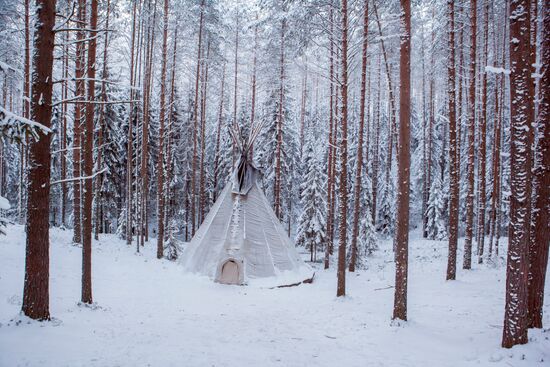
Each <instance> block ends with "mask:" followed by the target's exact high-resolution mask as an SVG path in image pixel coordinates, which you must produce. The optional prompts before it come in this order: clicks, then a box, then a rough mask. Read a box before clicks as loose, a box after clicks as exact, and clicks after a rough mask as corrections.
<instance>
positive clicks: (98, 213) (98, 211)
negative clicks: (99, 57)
mask: <svg viewBox="0 0 550 367" xmlns="http://www.w3.org/2000/svg"><path fill="white" fill-rule="evenodd" d="M106 6H107V9H106V12H107V14H106V18H105V28H106V29H109V15H110V13H111V1H110V0H107V4H106ZM108 46H109V32H105V41H104V44H103V70H102V71H101V79H102V80H101V96H100V99H101V102H103V104H102V105H101V110H100V114H99V128H98V136H97V146H98V148H97V159H96V167H97V168H96V169H97V172H100V171H101V164H102V162H101V158H102V152H103V148H102V146H103V129H104V128H105V104H104V102H106V101H107V83H106V81H107V78H108V77H109V76H108V72H107V70H108V69H107V51H108ZM102 186H103V174H99V175H98V177H97V179H96V188H95V191H96V208H95V236H94V237H95V239H96V240H99V232H102V231H103V232H104V230H102V226H103V196H102V193H101V188H102Z"/></svg>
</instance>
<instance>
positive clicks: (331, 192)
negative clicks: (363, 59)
mask: <svg viewBox="0 0 550 367" xmlns="http://www.w3.org/2000/svg"><path fill="white" fill-rule="evenodd" d="M329 22H330V34H329V47H330V53H329V59H330V65H329V84H330V101H329V103H330V107H329V111H330V112H329V133H328V159H327V165H328V169H327V173H328V174H327V176H328V177H327V205H328V209H327V239H328V240H327V243H326V247H325V262H324V267H325V269H328V268H329V266H330V255H332V248H333V244H332V239H333V233H334V229H333V223H334V220H333V218H334V214H333V212H334V206H333V205H332V197H333V196H334V190H333V186H334V185H333V182H334V175H335V172H334V169H333V164H332V162H333V156H334V154H335V151H334V145H335V144H334V140H335V137H334V135H333V131H334V126H333V125H335V124H334V39H333V38H334V36H333V30H334V26H333V24H334V9H333V4H332V1H331V3H330V9H329Z"/></svg>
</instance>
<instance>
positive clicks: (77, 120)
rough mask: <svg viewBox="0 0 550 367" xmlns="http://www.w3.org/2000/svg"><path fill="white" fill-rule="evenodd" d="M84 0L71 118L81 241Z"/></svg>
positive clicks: (75, 216) (75, 223)
mask: <svg viewBox="0 0 550 367" xmlns="http://www.w3.org/2000/svg"><path fill="white" fill-rule="evenodd" d="M86 6H87V5H86V0H78V11H77V19H78V22H77V27H78V31H77V32H76V42H77V43H76V53H75V73H74V75H75V94H76V98H77V99H78V100H80V103H77V104H75V107H74V119H73V125H74V126H73V232H74V233H73V242H74V243H78V244H79V243H82V213H81V212H82V208H81V200H82V197H81V196H82V195H81V192H82V183H81V181H80V179H79V177H80V176H81V156H82V151H83V149H82V118H83V112H84V106H85V105H84V104H83V103H82V101H83V100H84V99H85V97H86V96H85V95H86V84H85V78H84V71H85V67H86V53H85V52H86V43H85V42H86V41H85V37H86V31H85V29H86Z"/></svg>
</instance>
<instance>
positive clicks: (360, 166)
mask: <svg viewBox="0 0 550 367" xmlns="http://www.w3.org/2000/svg"><path fill="white" fill-rule="evenodd" d="M368 33H369V2H368V0H365V5H364V9H363V50H362V53H361V100H360V102H359V103H360V107H359V139H358V140H359V141H358V142H357V158H356V160H357V163H356V166H357V168H356V170H355V184H354V185H355V186H354V203H353V210H354V214H353V229H352V233H353V234H352V236H351V257H350V263H349V271H350V272H354V271H355V263H356V262H357V237H358V236H359V215H360V204H361V203H360V202H361V186H362V185H361V178H362V169H363V149H364V148H363V136H364V134H365V100H366V94H367V93H366V91H367V90H366V87H367V47H368V40H367V37H368ZM367 215H370V213H368V214H367Z"/></svg>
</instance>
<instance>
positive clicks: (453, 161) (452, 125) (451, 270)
mask: <svg viewBox="0 0 550 367" xmlns="http://www.w3.org/2000/svg"><path fill="white" fill-rule="evenodd" d="M447 3H448V7H449V54H450V55H449V60H448V66H447V67H448V84H447V93H448V95H449V99H448V103H449V162H450V167H449V174H450V178H449V181H450V190H449V192H450V198H449V256H448V260H447V280H454V279H456V251H457V246H458V210H459V208H458V200H459V193H458V176H457V173H458V152H457V144H456V140H457V136H456V79H455V78H456V70H455V21H454V16H455V2H454V0H447Z"/></svg>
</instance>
